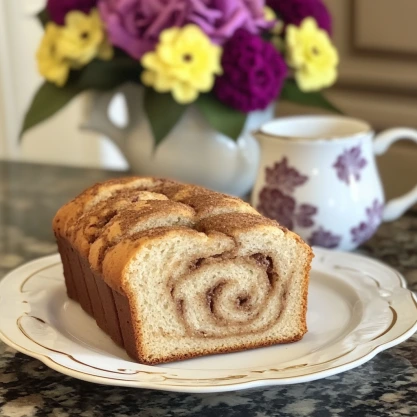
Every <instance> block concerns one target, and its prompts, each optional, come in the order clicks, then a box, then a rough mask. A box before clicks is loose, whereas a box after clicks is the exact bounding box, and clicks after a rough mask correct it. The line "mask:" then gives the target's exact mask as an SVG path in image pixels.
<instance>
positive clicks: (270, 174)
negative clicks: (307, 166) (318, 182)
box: [257, 157, 318, 229]
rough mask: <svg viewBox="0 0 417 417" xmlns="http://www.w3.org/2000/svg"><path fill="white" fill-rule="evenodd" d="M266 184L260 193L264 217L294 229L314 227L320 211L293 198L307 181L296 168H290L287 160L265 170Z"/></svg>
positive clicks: (260, 210)
mask: <svg viewBox="0 0 417 417" xmlns="http://www.w3.org/2000/svg"><path fill="white" fill-rule="evenodd" d="M265 177H266V184H265V187H264V188H262V190H261V192H260V193H259V204H258V207H257V209H258V211H259V212H260V213H262V214H263V215H264V216H267V217H269V218H271V219H274V220H276V221H277V222H278V223H280V224H281V225H282V226H285V227H287V228H288V229H293V228H294V225H297V226H299V227H311V226H314V220H313V218H312V217H313V216H314V215H315V214H317V212H318V209H317V207H315V206H312V205H311V204H301V205H299V206H297V202H296V201H295V199H294V198H293V197H292V196H291V194H292V193H293V192H294V189H295V188H296V187H300V186H301V185H303V184H304V183H305V182H306V181H307V180H308V177H307V176H306V175H302V174H301V173H300V172H298V171H297V170H296V169H295V168H292V167H290V166H288V160H287V158H285V157H284V158H283V159H282V160H281V161H280V162H275V164H274V165H273V166H272V167H270V168H268V167H267V168H266V169H265Z"/></svg>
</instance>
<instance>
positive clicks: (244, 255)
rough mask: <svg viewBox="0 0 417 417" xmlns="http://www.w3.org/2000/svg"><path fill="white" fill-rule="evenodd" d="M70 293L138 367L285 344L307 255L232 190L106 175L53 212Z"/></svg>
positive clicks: (300, 310) (299, 313)
mask: <svg viewBox="0 0 417 417" xmlns="http://www.w3.org/2000/svg"><path fill="white" fill-rule="evenodd" d="M53 228H54V232H55V236H56V239H57V243H58V249H59V252H60V255H61V259H62V263H63V267H64V276H65V283H66V286H67V291H68V295H69V297H71V298H73V299H74V300H76V301H78V302H79V303H80V304H81V306H82V307H83V309H84V310H85V311H87V312H88V313H89V314H91V315H93V316H94V317H95V319H96V321H97V324H98V325H99V326H100V327H101V328H102V329H103V330H104V331H106V332H107V333H108V334H109V335H110V336H111V337H112V338H113V340H114V341H115V342H116V343H118V344H120V345H122V346H124V348H125V349H126V351H127V352H128V353H129V354H130V355H131V356H132V357H134V358H135V359H136V360H138V361H139V362H141V363H144V364H158V363H163V362H169V361H173V360H180V359H186V358H192V357H196V356H201V355H207V354H214V353H224V352H233V351H239V350H244V349H248V348H255V347H260V346H268V345H272V344H276V343H287V342H294V341H297V340H299V339H301V338H302V337H303V335H304V334H305V333H306V331H307V328H306V307H307V289H308V276H309V270H310V263H311V259H312V256H313V255H312V251H311V249H310V247H309V246H308V245H306V244H305V243H304V242H303V241H302V240H301V238H300V237H299V236H297V235H295V234H294V233H292V232H290V231H288V230H287V229H285V228H284V227H281V226H280V225H279V224H278V223H277V222H275V221H272V220H269V219H267V218H265V217H263V216H261V215H260V214H259V213H258V212H257V211H256V210H254V209H253V208H252V207H251V206H250V205H249V204H247V203H245V202H243V201H242V200H240V199H238V198H234V197H231V196H228V195H224V194H220V193H216V192H213V191H210V190H206V189H204V188H202V187H196V186H191V185H185V184H180V183H177V182H174V181H168V180H163V179H156V178H139V177H132V178H123V179H119V180H111V181H107V182H104V183H101V184H97V185H95V186H94V187H91V188H89V189H88V190H86V191H84V192H83V193H82V194H80V195H79V196H78V197H76V198H75V199H74V200H72V201H71V202H69V203H68V204H66V205H65V206H63V207H62V208H61V209H60V210H59V211H58V213H57V214H56V216H55V218H54V221H53Z"/></svg>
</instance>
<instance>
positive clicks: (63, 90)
mask: <svg viewBox="0 0 417 417" xmlns="http://www.w3.org/2000/svg"><path fill="white" fill-rule="evenodd" d="M81 91H82V90H81V88H80V87H79V86H78V85H77V84H76V83H74V82H71V81H69V82H68V83H67V84H66V85H65V87H57V86H56V85H54V84H51V83H49V82H45V83H44V84H42V86H41V87H40V88H39V90H38V91H37V92H36V94H35V96H34V98H33V100H32V103H31V105H30V107H29V109H28V111H27V112H26V114H25V118H24V121H23V126H22V128H21V130H20V134H19V139H21V138H22V136H23V134H24V133H25V132H26V131H27V130H29V129H31V128H32V127H34V126H36V125H37V124H39V123H41V122H43V121H44V120H46V119H48V118H49V117H51V116H52V115H54V114H55V113H56V112H58V111H59V110H61V109H62V108H63V107H64V106H65V105H66V104H68V103H69V102H70V101H71V100H72V99H73V98H74V97H75V96H76V95H77V94H78V93H80V92H81Z"/></svg>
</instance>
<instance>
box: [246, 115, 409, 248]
mask: <svg viewBox="0 0 417 417" xmlns="http://www.w3.org/2000/svg"><path fill="white" fill-rule="evenodd" d="M254 135H255V136H256V137H257V139H258V140H259V142H260V144H261V163H260V168H259V172H258V178H257V181H256V184H255V187H254V189H253V192H252V204H253V206H254V207H255V208H257V209H258V210H259V211H260V212H261V213H263V214H264V215H266V216H268V217H271V218H273V219H276V220H277V221H278V222H280V223H281V224H283V225H285V226H287V227H288V228H289V229H291V230H294V231H295V232H296V233H298V234H299V235H300V236H302V237H303V238H304V239H305V240H306V241H307V242H308V243H310V244H311V245H317V246H323V247H327V248H338V249H343V250H351V249H354V248H356V247H357V246H359V245H360V244H361V243H363V242H365V241H366V240H368V239H369V238H370V237H371V236H372V235H373V234H374V233H375V231H376V229H377V228H378V226H379V225H380V223H381V222H382V221H390V220H394V219H396V218H398V217H399V216H400V215H401V214H403V213H404V212H405V210H407V208H409V207H410V206H411V205H413V204H414V203H416V202H417V186H416V187H415V188H414V189H413V190H411V191H410V192H408V193H407V194H406V195H404V196H402V197H399V198H396V199H394V200H391V201H389V202H388V203H387V204H385V199H384V192H383V188H382V184H381V179H380V177H379V173H378V170H377V167H376V163H375V154H377V155H380V154H382V153H384V152H385V151H386V150H387V149H388V148H389V146H390V145H391V144H392V143H394V142H395V141H397V140H399V139H403V138H409V139H411V140H413V141H415V142H416V143H417V131H416V130H414V129H408V128H395V129H389V130H386V131H385V132H382V133H380V134H378V135H377V136H376V137H375V134H374V132H373V131H372V129H371V127H370V126H369V124H368V123H366V122H364V121H361V120H357V119H352V118H348V117H343V116H296V117H286V118H279V119H275V120H273V121H270V122H268V123H265V124H264V125H262V126H261V128H260V129H259V130H258V131H257V132H255V133H254Z"/></svg>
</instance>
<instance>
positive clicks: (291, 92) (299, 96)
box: [280, 80, 342, 114]
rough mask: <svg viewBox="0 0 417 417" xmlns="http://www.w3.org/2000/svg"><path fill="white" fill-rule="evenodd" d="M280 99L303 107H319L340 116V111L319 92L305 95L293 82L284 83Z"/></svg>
mask: <svg viewBox="0 0 417 417" xmlns="http://www.w3.org/2000/svg"><path fill="white" fill-rule="evenodd" d="M280 98H281V100H288V101H292V102H294V103H298V104H303V105H305V106H312V107H321V108H322V109H325V110H330V111H333V112H335V113H340V114H342V111H341V110H339V109H338V108H337V107H336V106H335V105H334V104H332V103H331V102H330V101H329V100H327V98H326V97H325V96H324V95H323V94H322V93H321V92H319V91H317V92H312V93H305V92H303V91H301V90H300V89H299V87H298V85H297V83H296V82H295V81H294V80H287V81H286V82H285V84H284V87H283V89H282V92H281V96H280Z"/></svg>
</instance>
